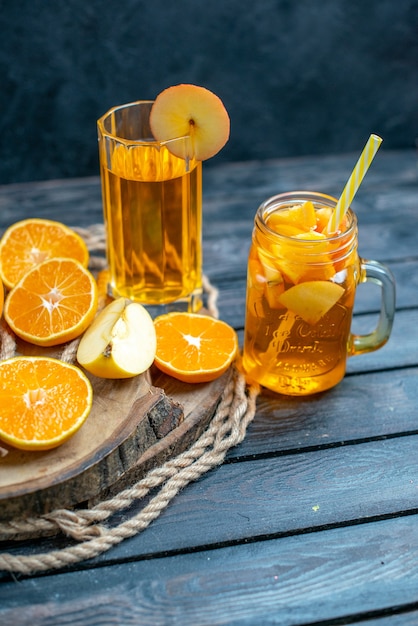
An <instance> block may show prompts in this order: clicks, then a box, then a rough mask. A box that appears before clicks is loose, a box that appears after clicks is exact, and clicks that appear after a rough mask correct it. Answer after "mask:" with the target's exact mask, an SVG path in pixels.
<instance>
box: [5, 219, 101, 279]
mask: <svg viewBox="0 0 418 626" xmlns="http://www.w3.org/2000/svg"><path fill="white" fill-rule="evenodd" d="M63 256H65V257H68V258H71V259H76V261H79V262H80V263H81V264H82V265H83V266H84V267H87V265H88V261H89V252H88V248H87V245H86V243H85V242H84V240H83V239H82V237H80V235H78V234H77V233H76V232H75V231H73V230H72V229H71V228H69V227H68V226H65V225H64V224H61V223H60V222H55V221H53V220H46V219H40V218H30V219H26V220H22V221H20V222H16V223H15V224H12V225H11V226H9V228H7V229H6V231H5V232H4V234H3V236H2V238H1V240H0V278H1V279H2V281H3V283H4V284H5V285H6V287H8V288H9V289H11V288H12V287H14V286H15V285H16V284H17V283H18V282H19V280H20V279H21V278H22V276H24V274H26V272H27V271H29V270H31V269H32V268H33V267H34V266H35V265H37V264H38V263H42V261H45V260H47V259H51V258H53V257H63Z"/></svg>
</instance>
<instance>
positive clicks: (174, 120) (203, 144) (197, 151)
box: [150, 84, 230, 161]
mask: <svg viewBox="0 0 418 626" xmlns="http://www.w3.org/2000/svg"><path fill="white" fill-rule="evenodd" d="M150 126H151V130H152V133H153V135H154V137H155V139H157V141H169V140H171V139H177V138H179V137H185V136H186V135H190V137H191V140H192V147H193V157H194V158H195V159H196V160H198V161H205V160H206V159H210V158H211V157H213V156H214V155H215V154H217V152H219V151H220V150H221V149H222V148H223V147H224V145H225V144H226V142H227V141H228V139H229V129H230V121H229V115H228V113H227V111H226V109H225V107H224V105H223V102H222V100H221V99H220V98H218V96H216V95H215V94H214V93H212V92H211V91H209V90H208V89H205V88H204V87H198V86H197V85H187V84H182V85H175V86H173V87H168V88H167V89H165V90H164V91H162V92H161V93H160V94H159V95H158V96H157V98H156V99H155V102H154V104H153V106H152V109H151V113H150ZM167 147H168V149H169V150H170V151H171V152H172V153H173V154H175V155H176V156H178V157H180V158H183V159H184V158H186V157H187V156H190V155H186V154H184V147H183V146H182V142H178V143H177V142H173V144H168V145H167Z"/></svg>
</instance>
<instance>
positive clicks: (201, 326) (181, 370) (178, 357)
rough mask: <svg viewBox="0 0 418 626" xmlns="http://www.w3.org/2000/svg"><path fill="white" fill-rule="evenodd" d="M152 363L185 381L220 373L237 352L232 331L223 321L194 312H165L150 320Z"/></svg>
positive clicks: (198, 379) (209, 379)
mask: <svg viewBox="0 0 418 626" xmlns="http://www.w3.org/2000/svg"><path fill="white" fill-rule="evenodd" d="M154 325H155V331H156V334H157V351H156V356H155V361H154V363H155V365H156V366H157V367H158V368H159V369H160V370H161V371H163V372H164V373H166V374H169V375H170V376H173V377H174V378H177V379H178V380H181V381H183V382H186V383H203V382H209V381H211V380H215V378H218V377H219V376H221V375H222V374H223V373H224V372H226V370H227V369H228V368H229V366H230V365H231V364H232V362H233V361H234V359H235V357H236V355H237V352H238V338H237V335H236V332H235V330H234V329H233V328H232V327H231V326H229V325H228V324H227V323H226V322H223V321H221V320H218V319H214V318H213V317H209V316H208V315H201V314H198V313H167V314H166V315H160V316H159V317H157V318H156V319H155V320H154Z"/></svg>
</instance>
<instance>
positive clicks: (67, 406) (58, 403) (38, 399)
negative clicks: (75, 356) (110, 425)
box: [0, 356, 93, 450]
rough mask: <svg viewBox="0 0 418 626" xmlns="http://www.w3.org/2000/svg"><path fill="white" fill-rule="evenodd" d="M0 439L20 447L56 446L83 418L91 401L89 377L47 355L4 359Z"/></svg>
mask: <svg viewBox="0 0 418 626" xmlns="http://www.w3.org/2000/svg"><path fill="white" fill-rule="evenodd" d="M0 389H1V393H0V439H2V440H3V441H5V442H6V443H8V444H10V445H11V446H13V447H15V448H20V449H22V450H49V449H51V448H55V447H57V446H59V445H61V444H62V443H64V441H67V439H69V437H71V436H72V435H74V433H75V432H77V430H78V429H79V428H80V427H81V426H82V424H83V423H84V422H85V420H86V418H87V416H88V415H89V413H90V410H91V407H92V403H93V391H92V387H91V384H90V382H89V380H88V378H87V377H86V375H85V374H84V373H83V372H82V371H81V370H80V369H79V368H78V367H75V366H74V365H69V364H68V363H63V362H61V361H58V360H57V359H52V358H44V357H26V356H25V357H15V358H12V359H8V360H6V361H2V362H0Z"/></svg>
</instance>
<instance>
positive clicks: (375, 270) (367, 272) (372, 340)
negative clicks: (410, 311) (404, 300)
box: [348, 259, 396, 356]
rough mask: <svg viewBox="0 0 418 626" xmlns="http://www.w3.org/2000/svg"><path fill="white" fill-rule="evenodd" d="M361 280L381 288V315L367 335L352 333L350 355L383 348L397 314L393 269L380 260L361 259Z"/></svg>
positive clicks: (349, 347)
mask: <svg viewBox="0 0 418 626" xmlns="http://www.w3.org/2000/svg"><path fill="white" fill-rule="evenodd" d="M360 272H361V273H360V276H361V278H360V282H361V283H366V282H371V283H374V284H376V285H378V286H379V287H380V289H381V306H380V317H379V322H378V324H377V326H376V328H375V329H374V330H373V331H372V332H371V333H369V334H367V335H356V334H354V333H351V334H350V338H349V346H348V355H349V356H356V355H358V354H364V353H365V352H372V351H373V350H377V349H378V348H381V347H382V346H383V345H384V344H385V343H386V342H387V340H388V339H389V336H390V333H391V331H392V325H393V318H394V316H395V306H396V305H395V302H396V288H395V279H394V277H393V275H392V273H391V271H390V270H389V269H388V268H387V267H385V266H384V265H382V264H381V263H379V262H378V261H366V260H364V259H360Z"/></svg>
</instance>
